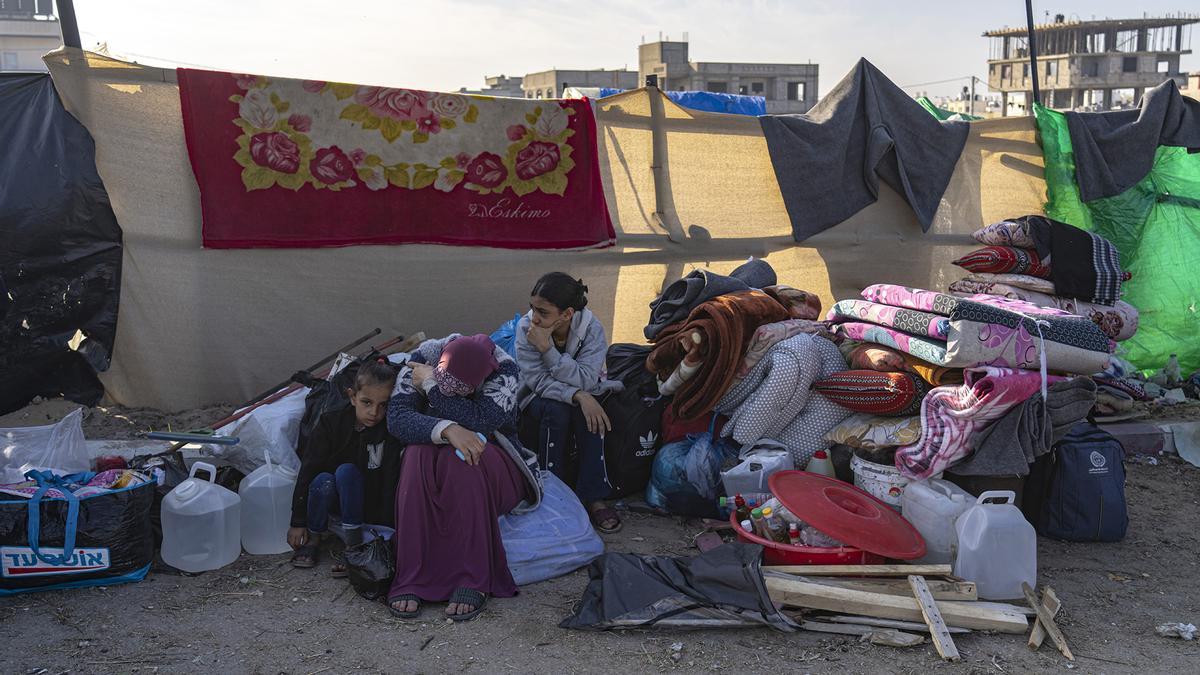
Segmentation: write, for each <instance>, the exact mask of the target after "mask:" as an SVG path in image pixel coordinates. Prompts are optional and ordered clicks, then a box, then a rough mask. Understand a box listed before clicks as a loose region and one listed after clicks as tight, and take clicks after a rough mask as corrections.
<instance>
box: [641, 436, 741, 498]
mask: <svg viewBox="0 0 1200 675" xmlns="http://www.w3.org/2000/svg"><path fill="white" fill-rule="evenodd" d="M714 419H715V418H714ZM735 454H736V448H734V447H733V446H732V445H731V444H730V443H729V442H728V441H726V440H725V439H718V440H717V441H716V442H713V437H712V427H711V425H710V427H709V431H707V432H706V433H703V434H699V435H693V436H688V437H687V438H685V439H684V440H682V441H676V442H675V443H670V444H668V445H664V446H663V447H662V448H661V449H660V450H659V451H658V455H656V456H655V458H654V467H653V469H651V472H650V484H649V485H647V486H646V503H648V504H650V506H653V507H654V508H657V509H666V510H667V511H669V512H671V513H674V514H677V515H681V516H695V517H702V518H717V517H719V516H720V514H718V513H717V497H718V496H719V495H718V491H719V490H720V487H721V464H722V462H724V460H725V459H726V457H729V456H733V455H735Z"/></svg>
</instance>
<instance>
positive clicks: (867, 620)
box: [822, 614, 971, 635]
mask: <svg viewBox="0 0 1200 675" xmlns="http://www.w3.org/2000/svg"><path fill="white" fill-rule="evenodd" d="M822 618H823V619H825V620H826V621H829V622H831V623H848V624H854V625H856V626H878V627H880V628H898V629H900V630H911V631H921V632H922V633H928V632H929V626H926V625H925V624H924V623H917V622H916V621H895V620H893V619H875V618H872V617H869V616H846V615H844V614H835V615H833V616H825V617H822ZM946 630H948V631H950V634H951V635H968V634H970V632H971V631H970V630H968V629H966V628H955V627H953V626H947V627H946Z"/></svg>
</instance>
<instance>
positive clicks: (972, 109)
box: [970, 75, 979, 115]
mask: <svg viewBox="0 0 1200 675" xmlns="http://www.w3.org/2000/svg"><path fill="white" fill-rule="evenodd" d="M978 79H979V78H978V77H975V76H974V75H972V76H971V106H970V110H971V114H972V115H974V114H975V80H978Z"/></svg>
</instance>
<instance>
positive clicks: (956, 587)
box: [796, 576, 979, 601]
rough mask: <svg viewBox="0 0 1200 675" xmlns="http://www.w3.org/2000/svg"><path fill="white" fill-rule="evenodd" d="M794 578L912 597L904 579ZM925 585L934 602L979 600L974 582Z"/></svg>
mask: <svg viewBox="0 0 1200 675" xmlns="http://www.w3.org/2000/svg"><path fill="white" fill-rule="evenodd" d="M796 578H797V579H801V580H803V581H811V582H813V583H815V584H824V585H826V586H838V587H839V588H852V589H855V590H858V591H868V592H871V593H885V594H887V595H903V596H904V597H906V598H907V597H908V596H910V595H912V587H911V586H909V585H908V581H906V580H904V579H843V578H840V577H805V576H797V577H796ZM925 584H926V585H927V586H928V587H929V592H930V593H932V594H933V599H934V600H967V601H973V600H978V599H979V593H978V591H977V590H976V588H975V584H974V582H970V581H937V580H933V581H931V580H928V579H926V580H925Z"/></svg>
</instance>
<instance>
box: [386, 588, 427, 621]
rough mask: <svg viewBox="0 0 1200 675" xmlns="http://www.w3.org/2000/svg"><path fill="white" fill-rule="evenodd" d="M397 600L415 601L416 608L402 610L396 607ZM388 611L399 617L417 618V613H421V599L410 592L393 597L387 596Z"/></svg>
mask: <svg viewBox="0 0 1200 675" xmlns="http://www.w3.org/2000/svg"><path fill="white" fill-rule="evenodd" d="M397 602H415V603H417V608H416V609H414V610H413V611H411V612H402V611H400V610H398V609H396V603H397ZM388 611H389V612H391V613H392V616H394V617H396V618H399V619H415V618H417V615H418V614H420V613H421V599H420V598H418V597H417V596H415V595H413V594H412V593H405V594H404V595H397V596H396V597H394V598H388Z"/></svg>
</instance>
